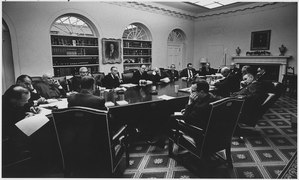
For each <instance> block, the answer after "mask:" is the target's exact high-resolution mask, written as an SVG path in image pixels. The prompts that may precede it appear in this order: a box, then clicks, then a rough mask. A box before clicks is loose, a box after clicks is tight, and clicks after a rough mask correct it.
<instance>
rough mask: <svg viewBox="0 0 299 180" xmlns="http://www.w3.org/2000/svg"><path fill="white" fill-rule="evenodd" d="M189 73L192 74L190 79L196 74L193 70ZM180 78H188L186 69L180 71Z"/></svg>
mask: <svg viewBox="0 0 299 180" xmlns="http://www.w3.org/2000/svg"><path fill="white" fill-rule="evenodd" d="M191 72H192V77H194V76H195V74H196V71H195V69H194V68H192V69H191ZM180 76H181V77H188V68H185V69H183V70H182V72H181V74H180Z"/></svg>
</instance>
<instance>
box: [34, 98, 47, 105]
mask: <svg viewBox="0 0 299 180" xmlns="http://www.w3.org/2000/svg"><path fill="white" fill-rule="evenodd" d="M36 102H37V104H44V103H46V102H47V101H46V98H44V97H40V98H39V99H38V100H37V101H36Z"/></svg>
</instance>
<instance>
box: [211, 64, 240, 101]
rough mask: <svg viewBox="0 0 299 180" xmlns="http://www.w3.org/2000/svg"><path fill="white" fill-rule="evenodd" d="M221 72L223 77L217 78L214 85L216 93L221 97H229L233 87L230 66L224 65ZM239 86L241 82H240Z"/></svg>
mask: <svg viewBox="0 0 299 180" xmlns="http://www.w3.org/2000/svg"><path fill="white" fill-rule="evenodd" d="M221 74H222V76H223V78H222V79H219V80H216V82H215V84H214V86H215V90H214V92H213V93H214V94H215V95H217V96H221V97H228V96H230V93H231V92H232V90H231V87H232V81H231V78H230V77H229V68H228V67H223V68H222V69H221ZM238 86H239V83H238Z"/></svg>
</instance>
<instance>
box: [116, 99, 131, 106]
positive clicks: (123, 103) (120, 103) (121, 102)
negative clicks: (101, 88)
mask: <svg viewBox="0 0 299 180" xmlns="http://www.w3.org/2000/svg"><path fill="white" fill-rule="evenodd" d="M116 104H118V105H120V106H121V105H126V104H129V103H128V101H125V100H122V101H116Z"/></svg>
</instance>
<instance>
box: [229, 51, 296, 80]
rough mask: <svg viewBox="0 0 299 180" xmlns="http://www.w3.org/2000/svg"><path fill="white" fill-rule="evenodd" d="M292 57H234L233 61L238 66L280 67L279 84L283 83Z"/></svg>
mask: <svg viewBox="0 0 299 180" xmlns="http://www.w3.org/2000/svg"><path fill="white" fill-rule="evenodd" d="M290 58H291V56H233V57H232V60H233V62H235V63H236V64H248V65H250V64H253V65H259V64H260V65H279V79H278V81H279V82H282V78H283V75H284V74H285V73H286V67H287V64H288V59H290Z"/></svg>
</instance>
